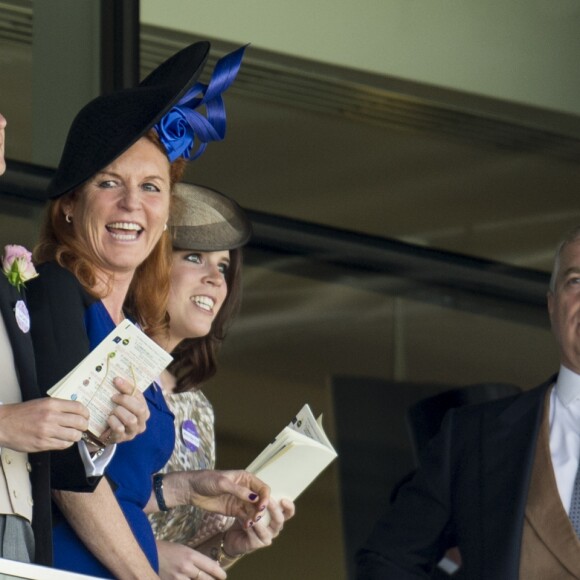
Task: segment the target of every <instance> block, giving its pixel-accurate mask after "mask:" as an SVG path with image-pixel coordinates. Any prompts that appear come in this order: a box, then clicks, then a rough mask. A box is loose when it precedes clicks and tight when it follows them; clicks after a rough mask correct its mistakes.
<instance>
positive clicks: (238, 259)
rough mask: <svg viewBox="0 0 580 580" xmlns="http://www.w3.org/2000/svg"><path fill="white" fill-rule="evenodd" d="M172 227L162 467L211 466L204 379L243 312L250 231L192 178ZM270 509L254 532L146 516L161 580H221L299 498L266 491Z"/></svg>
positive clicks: (181, 191)
mask: <svg viewBox="0 0 580 580" xmlns="http://www.w3.org/2000/svg"><path fill="white" fill-rule="evenodd" d="M170 225H171V233H172V240H173V241H172V243H173V265H172V271H171V290H170V295H169V303H168V314H169V335H168V336H163V337H159V338H158V342H159V343H160V344H161V345H162V346H163V347H164V348H166V349H167V350H168V351H169V352H171V353H172V355H173V357H174V361H173V363H172V364H171V365H170V367H169V369H168V370H167V371H165V372H164V374H163V375H162V377H161V383H162V387H163V389H164V391H165V397H166V400H167V403H168V406H169V408H170V409H171V410H172V411H173V413H174V415H175V423H174V424H175V435H176V437H175V448H174V451H173V455H172V457H171V459H170V460H169V462H168V464H167V466H166V467H165V468H164V470H163V472H165V473H167V472H175V471H189V470H199V469H214V466H215V432H214V412H213V407H212V405H211V403H210V402H209V400H208V399H207V398H206V396H205V395H204V393H203V392H202V391H201V389H200V385H201V384H202V383H204V382H205V381H207V380H208V379H209V378H210V377H212V376H213V375H214V374H215V373H216V370H217V367H216V364H217V354H218V351H219V348H220V346H221V343H222V341H223V339H224V338H225V335H226V332H227V328H228V326H229V323H230V322H231V320H232V318H233V317H234V315H235V314H236V313H237V311H238V309H239V305H240V298H241V267H242V255H241V252H242V251H241V246H243V245H244V244H245V243H246V242H247V241H248V239H249V237H250V235H251V225H250V222H249V220H248V219H247V217H246V216H245V214H244V212H243V210H242V209H241V208H240V207H239V206H238V205H237V204H236V203H235V202H233V201H232V200H230V199H229V198H227V197H225V196H224V195H222V194H220V193H218V192H217V191H214V190H211V189H208V188H204V187H199V186H192V185H187V184H179V186H178V189H177V191H176V204H175V211H174V216H173V217H172V220H171V224H170ZM268 510H269V512H270V514H269V515H270V518H264V520H263V521H258V522H257V523H256V524H255V525H254V526H253V527H251V528H249V529H244V528H243V527H242V526H240V525H238V524H237V523H236V522H235V520H234V519H233V518H227V517H224V516H218V515H216V514H211V513H209V512H205V511H203V510H202V509H199V508H197V507H193V506H178V507H176V508H173V509H171V510H169V511H165V512H157V513H156V514H154V515H152V516H150V520H151V523H152V526H153V530H154V533H155V535H156V537H157V545H158V550H159V560H160V575H161V577H162V578H164V579H169V578H193V579H196V580H206V579H208V578H213V579H218V580H221V579H223V578H225V577H226V574H225V572H224V569H226V568H228V567H229V566H231V565H232V564H233V563H234V562H235V561H236V560H238V559H239V558H240V557H241V556H242V555H244V554H247V553H249V552H252V551H254V550H256V549H259V548H262V547H265V546H268V545H270V544H271V543H272V540H273V539H274V538H275V537H276V536H277V535H278V534H279V533H280V531H281V529H282V527H283V525H284V522H285V521H286V520H288V519H289V518H291V517H292V516H293V515H294V504H293V502H291V501H289V500H281V501H280V502H277V501H275V500H274V499H272V498H270V501H269V504H268ZM268 519H269V522H268V523H267V524H266V523H265V520H268Z"/></svg>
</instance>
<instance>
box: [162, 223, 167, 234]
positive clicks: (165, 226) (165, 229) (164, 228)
mask: <svg viewBox="0 0 580 580" xmlns="http://www.w3.org/2000/svg"><path fill="white" fill-rule="evenodd" d="M163 231H164V232H166V231H167V224H165V225H164V226H163Z"/></svg>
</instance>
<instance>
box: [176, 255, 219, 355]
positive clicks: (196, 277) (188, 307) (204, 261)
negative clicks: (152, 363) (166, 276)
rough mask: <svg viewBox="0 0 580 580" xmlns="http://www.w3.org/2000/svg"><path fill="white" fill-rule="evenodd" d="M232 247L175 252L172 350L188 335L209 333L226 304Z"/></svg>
mask: <svg viewBox="0 0 580 580" xmlns="http://www.w3.org/2000/svg"><path fill="white" fill-rule="evenodd" d="M229 264H230V253H229V251H228V250H223V251H219V252H194V251H175V252H173V265H172V268H171V290H170V291H169V303H168V305H167V311H168V313H169V332H170V343H171V344H170V347H171V348H170V349H169V350H172V349H173V348H175V346H177V344H179V342H181V341H182V340H185V339H187V338H198V337H201V336H206V335H207V334H209V332H210V330H211V325H212V323H213V321H214V320H215V317H216V316H217V314H218V312H219V311H220V308H221V307H222V305H223V303H224V301H225V299H226V296H227V293H228V287H227V283H226V273H227V271H228V267H229Z"/></svg>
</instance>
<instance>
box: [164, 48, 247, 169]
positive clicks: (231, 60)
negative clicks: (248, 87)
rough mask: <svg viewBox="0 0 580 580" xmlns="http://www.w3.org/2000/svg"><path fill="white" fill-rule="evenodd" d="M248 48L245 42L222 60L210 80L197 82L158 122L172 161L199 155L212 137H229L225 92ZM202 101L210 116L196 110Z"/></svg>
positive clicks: (195, 157) (214, 138) (218, 139)
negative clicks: (227, 134) (223, 95)
mask: <svg viewBox="0 0 580 580" xmlns="http://www.w3.org/2000/svg"><path fill="white" fill-rule="evenodd" d="M245 50H246V46H242V47H240V48H238V49H237V50H235V51H234V52H231V53H229V54H227V55H226V56H224V57H223V58H221V59H220V60H218V62H217V63H216V65H215V69H214V71H213V73H212V76H211V79H210V81H209V83H208V84H207V85H206V84H204V83H196V84H195V85H194V86H193V87H192V88H191V89H190V90H189V91H188V92H187V93H186V94H185V95H184V96H183V97H182V98H181V99H180V100H179V102H178V103H177V105H175V107H173V108H172V109H170V110H169V112H168V113H167V114H166V115H164V117H163V118H162V119H161V121H160V122H159V123H158V124H157V125H155V130H156V131H157V134H158V135H159V139H160V140H161V142H162V143H163V145H164V147H165V150H166V151H167V156H168V157H169V160H170V161H171V162H173V161H175V160H176V159H177V158H178V157H182V156H183V157H184V158H185V159H191V160H193V159H197V158H198V157H199V156H200V155H201V154H202V153H203V152H204V151H205V148H206V147H207V144H208V143H209V142H210V141H221V140H222V139H223V138H224V137H225V134H226V112H225V106H224V102H223V99H222V96H221V95H222V93H223V92H224V91H225V90H226V89H227V88H228V87H229V86H230V85H231V84H232V83H233V81H234V79H235V78H236V75H237V74H238V70H239V69H240V65H241V63H242V57H243V55H244V51H245ZM202 105H204V106H205V110H206V116H204V115H202V114H201V113H200V112H199V111H197V110H196V109H198V108H199V107H201V106H202ZM196 139H197V141H198V144H197V150H196V151H195V152H194V149H195V145H196Z"/></svg>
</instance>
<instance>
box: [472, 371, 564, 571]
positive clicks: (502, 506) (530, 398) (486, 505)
mask: <svg viewBox="0 0 580 580" xmlns="http://www.w3.org/2000/svg"><path fill="white" fill-rule="evenodd" d="M552 382H553V381H552V380H551V381H549V382H547V383H545V384H544V385H542V386H541V387H539V388H537V389H533V390H531V391H528V392H526V393H524V394H523V395H521V396H519V397H517V398H516V399H514V401H513V402H512V403H511V404H510V405H509V406H508V407H507V408H506V409H504V411H503V412H502V413H501V414H500V415H499V416H497V417H496V416H493V415H492V414H491V413H490V414H489V415H484V417H483V423H482V427H481V429H482V437H481V441H482V466H483V467H482V469H483V471H482V474H481V494H482V505H481V509H482V512H481V522H482V542H483V546H482V555H483V562H482V566H483V568H484V570H485V571H486V573H485V574H484V575H483V577H484V578H494V579H495V578H497V579H499V578H518V571H519V562H520V548H521V539H522V530H523V523H524V513H525V508H526V501H527V496H528V489H529V483H530V478H531V472H532V467H533V461H534V453H535V450H536V442H537V434H538V430H539V428H540V422H541V418H542V411H543V407H544V396H545V393H546V389H547V388H548V387H549V386H550V384H552ZM489 514H493V516H491V517H490V516H489Z"/></svg>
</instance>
